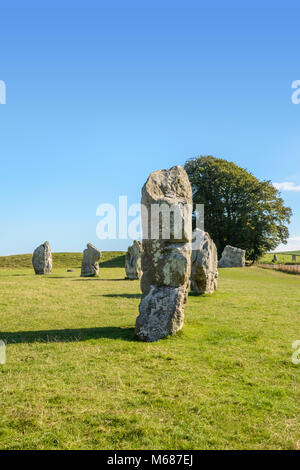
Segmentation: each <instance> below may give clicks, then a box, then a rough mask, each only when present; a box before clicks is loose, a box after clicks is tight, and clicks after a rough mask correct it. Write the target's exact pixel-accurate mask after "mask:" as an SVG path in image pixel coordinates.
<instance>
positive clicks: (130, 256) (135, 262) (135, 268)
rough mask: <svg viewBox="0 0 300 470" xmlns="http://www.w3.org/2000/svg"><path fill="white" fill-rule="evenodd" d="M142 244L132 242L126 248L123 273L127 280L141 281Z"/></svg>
mask: <svg viewBox="0 0 300 470" xmlns="http://www.w3.org/2000/svg"><path fill="white" fill-rule="evenodd" d="M142 251H143V248H142V243H141V242H138V241H136V240H134V242H133V244H132V246H129V247H128V251H127V253H126V256H125V271H126V277H127V278H128V279H141V277H142V274H143V272H142Z"/></svg>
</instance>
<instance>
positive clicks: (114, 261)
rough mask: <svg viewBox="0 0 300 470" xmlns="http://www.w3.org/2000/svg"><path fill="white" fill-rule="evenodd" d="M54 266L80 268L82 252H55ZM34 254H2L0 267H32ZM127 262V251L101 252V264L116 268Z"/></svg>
mask: <svg viewBox="0 0 300 470" xmlns="http://www.w3.org/2000/svg"><path fill="white" fill-rule="evenodd" d="M52 256H53V266H54V268H80V266H81V261H82V253H53V254H52ZM31 260H32V254H26V255H12V256H0V268H11V269H18V268H32V261H31ZM124 263H125V252H123V251H103V252H102V253H101V259H100V265H102V266H103V267H108V268H114V267H119V268H121V267H123V266H124Z"/></svg>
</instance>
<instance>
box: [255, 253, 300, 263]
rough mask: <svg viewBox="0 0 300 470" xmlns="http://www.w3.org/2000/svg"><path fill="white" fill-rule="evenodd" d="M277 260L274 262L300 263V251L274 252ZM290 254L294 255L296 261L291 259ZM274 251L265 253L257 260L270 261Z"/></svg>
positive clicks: (261, 261)
mask: <svg viewBox="0 0 300 470" xmlns="http://www.w3.org/2000/svg"><path fill="white" fill-rule="evenodd" d="M275 254H276V256H277V261H276V262H275V264H300V251H284V252H282V253H275ZM292 255H297V256H296V261H293V259H292ZM273 257H274V253H265V254H264V256H262V257H261V259H260V260H259V262H260V263H272V260H273Z"/></svg>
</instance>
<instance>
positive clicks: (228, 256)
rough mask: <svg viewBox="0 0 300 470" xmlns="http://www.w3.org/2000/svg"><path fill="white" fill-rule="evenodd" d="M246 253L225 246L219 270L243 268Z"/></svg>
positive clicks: (233, 247)
mask: <svg viewBox="0 0 300 470" xmlns="http://www.w3.org/2000/svg"><path fill="white" fill-rule="evenodd" d="M245 254H246V251H245V250H242V249H241V248H236V247H235V246H230V245H226V246H225V248H224V250H223V253H222V257H221V259H220V261H219V267H220V268H243V267H244V266H245Z"/></svg>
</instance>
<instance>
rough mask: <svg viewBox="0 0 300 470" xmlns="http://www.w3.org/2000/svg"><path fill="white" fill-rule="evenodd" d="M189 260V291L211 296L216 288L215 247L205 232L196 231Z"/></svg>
mask: <svg viewBox="0 0 300 470" xmlns="http://www.w3.org/2000/svg"><path fill="white" fill-rule="evenodd" d="M195 235H197V237H196V238H195V240H196V241H195V242H194V240H193V248H194V244H195V245H196V247H195V249H193V251H192V259H191V291H192V292H193V293H195V294H212V293H213V292H214V291H215V290H216V288H217V286H218V252H217V247H216V245H215V243H214V242H213V240H212V239H211V238H210V236H209V234H208V233H207V232H203V231H202V230H199V229H197V232H196V234H195Z"/></svg>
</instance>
